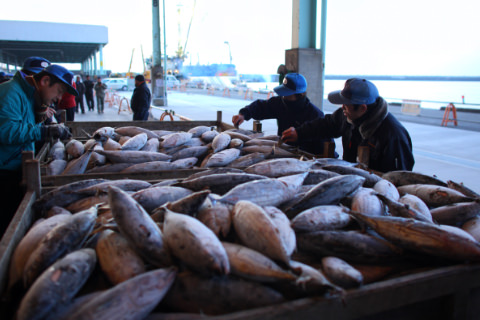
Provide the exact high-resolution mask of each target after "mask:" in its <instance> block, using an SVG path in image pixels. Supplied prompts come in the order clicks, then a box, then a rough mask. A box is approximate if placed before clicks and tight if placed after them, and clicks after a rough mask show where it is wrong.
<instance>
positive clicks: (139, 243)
mask: <svg viewBox="0 0 480 320" xmlns="http://www.w3.org/2000/svg"><path fill="white" fill-rule="evenodd" d="M164 188H167V187H164ZM146 190H148V189H146ZM108 203H109V205H110V208H111V211H112V215H113V217H114V218H115V222H116V223H117V225H118V229H119V230H120V233H121V234H122V235H123V236H124V237H125V238H127V240H128V241H129V242H130V244H132V246H134V247H135V249H137V250H138V253H139V254H140V255H141V256H142V257H143V258H144V259H145V260H147V261H148V262H150V263H151V264H152V265H154V266H157V267H165V266H170V265H171V264H172V261H171V257H170V254H169V252H168V249H167V247H166V245H165V243H164V239H163V233H162V231H161V230H160V228H159V227H158V226H157V224H156V223H155V222H154V221H153V220H152V218H151V217H150V216H149V214H148V213H147V212H146V211H145V209H144V208H143V207H142V206H141V205H140V204H139V203H138V202H137V201H136V200H135V198H134V197H133V196H130V195H129V194H128V193H126V192H125V191H123V190H121V189H119V188H117V187H109V188H108Z"/></svg>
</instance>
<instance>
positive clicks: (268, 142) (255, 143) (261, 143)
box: [245, 138, 280, 147]
mask: <svg viewBox="0 0 480 320" xmlns="http://www.w3.org/2000/svg"><path fill="white" fill-rule="evenodd" d="M278 141H280V140H278ZM278 141H275V140H268V139H262V138H255V139H251V140H248V141H247V142H245V146H246V147H248V146H270V147H273V146H275V145H277V144H278Z"/></svg>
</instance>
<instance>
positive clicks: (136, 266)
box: [95, 230, 146, 285]
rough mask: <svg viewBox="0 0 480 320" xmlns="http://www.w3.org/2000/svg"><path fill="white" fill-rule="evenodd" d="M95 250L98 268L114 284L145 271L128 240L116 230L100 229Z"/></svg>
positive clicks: (141, 260) (142, 263)
mask: <svg viewBox="0 0 480 320" xmlns="http://www.w3.org/2000/svg"><path fill="white" fill-rule="evenodd" d="M95 252H96V253H97V257H98V263H99V264H100V268H101V269H102V271H103V273H104V274H105V275H106V276H107V278H108V280H109V281H110V282H111V283H112V284H114V285H117V284H119V283H121V282H124V281H127V280H128V279H131V278H133V277H135V276H138V275H139V274H142V273H145V272H146V267H145V263H144V262H143V259H142V258H141V257H140V256H139V255H138V254H137V252H136V251H135V249H134V247H133V246H132V245H131V244H130V243H129V241H128V240H127V239H126V238H125V237H124V236H122V235H121V234H120V233H118V232H115V231H112V230H103V231H101V233H100V235H99V238H98V240H97V244H96V246H95Z"/></svg>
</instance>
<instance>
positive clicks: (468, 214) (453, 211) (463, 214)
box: [430, 199, 480, 226]
mask: <svg viewBox="0 0 480 320" xmlns="http://www.w3.org/2000/svg"><path fill="white" fill-rule="evenodd" d="M430 213H431V214H432V218H433V220H435V221H436V222H437V223H440V224H448V225H451V226H461V225H463V224H464V223H465V222H466V221H467V220H469V219H472V218H475V217H476V216H478V215H479V214H480V199H477V200H476V201H471V202H458V203H453V204H448V205H445V206H441V207H437V208H433V209H431V210H430Z"/></svg>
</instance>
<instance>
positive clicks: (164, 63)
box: [163, 0, 168, 106]
mask: <svg viewBox="0 0 480 320" xmlns="http://www.w3.org/2000/svg"><path fill="white" fill-rule="evenodd" d="M163 65H164V66H165V69H168V66H167V33H166V29H165V0H163ZM163 83H165V86H163V96H164V97H165V105H166V106H168V101H167V86H166V84H167V72H163Z"/></svg>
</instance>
